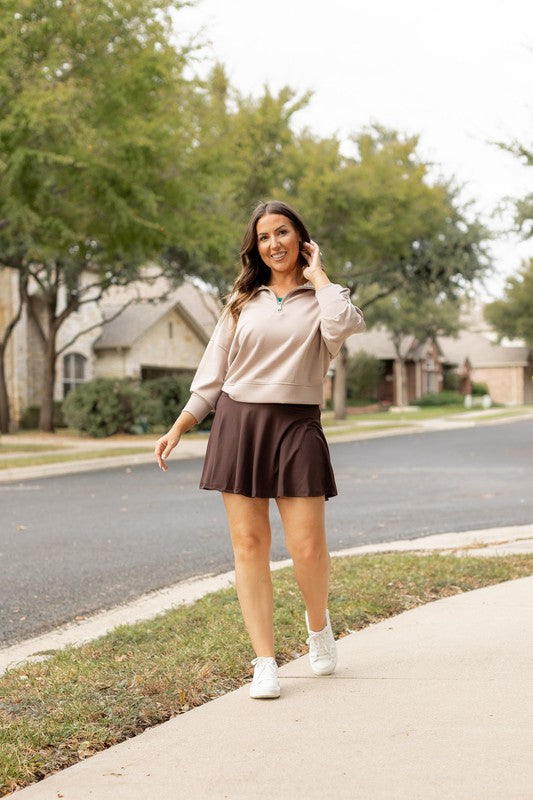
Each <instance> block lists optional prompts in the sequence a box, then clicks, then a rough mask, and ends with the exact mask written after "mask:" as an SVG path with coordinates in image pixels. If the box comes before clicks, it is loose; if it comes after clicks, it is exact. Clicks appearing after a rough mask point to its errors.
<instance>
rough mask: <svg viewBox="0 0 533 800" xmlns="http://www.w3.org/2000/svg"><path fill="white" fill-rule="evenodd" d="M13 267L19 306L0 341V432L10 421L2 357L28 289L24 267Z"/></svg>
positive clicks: (4, 429)
mask: <svg viewBox="0 0 533 800" xmlns="http://www.w3.org/2000/svg"><path fill="white" fill-rule="evenodd" d="M13 268H14V269H18V270H19V279H18V287H19V306H18V309H17V313H16V314H15V316H14V317H13V319H12V320H11V321H10V322H9V323H8V325H7V327H6V329H5V331H4V335H3V338H2V341H1V342H0V433H9V427H10V422H11V415H10V413H9V396H8V393H7V380H6V368H5V362H4V358H5V355H6V350H7V344H8V342H9V339H10V337H11V334H12V333H13V331H14V330H15V326H16V325H17V323H18V321H19V320H20V318H21V316H22V308H23V306H24V303H25V302H26V300H27V297H28V295H27V290H28V274H27V272H26V269H24V268H23V267H22V264H21V263H19V264H17V266H16V267H13Z"/></svg>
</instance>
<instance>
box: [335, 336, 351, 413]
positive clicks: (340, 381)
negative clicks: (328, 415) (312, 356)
mask: <svg viewBox="0 0 533 800" xmlns="http://www.w3.org/2000/svg"><path fill="white" fill-rule="evenodd" d="M347 363H348V348H347V347H346V345H345V344H343V346H342V347H341V349H340V352H339V354H338V356H337V358H336V359H335V381H334V383H333V410H334V412H335V414H334V416H335V419H346V365H347Z"/></svg>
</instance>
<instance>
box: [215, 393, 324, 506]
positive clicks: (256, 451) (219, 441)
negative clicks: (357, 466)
mask: <svg viewBox="0 0 533 800" xmlns="http://www.w3.org/2000/svg"><path fill="white" fill-rule="evenodd" d="M200 488H201V489H217V490H218V491H219V492H232V493H234V494H243V495H246V496H247V497H321V496H322V495H324V496H325V498H326V500H328V499H329V498H330V497H334V496H335V495H336V494H337V487H336V485H335V477H334V475H333V469H332V466H331V460H330V456H329V450H328V445H327V442H326V439H325V437H324V432H323V430H322V426H321V424H320V407H319V406H318V405H307V404H298V405H296V404H292V403H291V404H287V403H241V402H237V401H236V400H232V399H231V397H229V395H227V394H226V393H225V392H222V393H221V395H220V397H219V399H218V401H217V405H216V409H215V418H214V420H213V426H212V428H211V433H210V435H209V441H208V444H207V451H206V454H205V462H204V468H203V472H202V477H201V480H200Z"/></svg>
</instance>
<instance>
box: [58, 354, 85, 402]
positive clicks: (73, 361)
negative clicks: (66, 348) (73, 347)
mask: <svg viewBox="0 0 533 800" xmlns="http://www.w3.org/2000/svg"><path fill="white" fill-rule="evenodd" d="M86 363H87V359H86V358H85V356H82V355H81V353H69V354H68V356H65V357H64V358H63V397H66V396H67V394H68V393H69V392H70V390H71V389H74V387H75V386H78V384H80V383H85V380H86V378H85V365H86Z"/></svg>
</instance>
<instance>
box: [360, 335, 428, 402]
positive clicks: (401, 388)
mask: <svg viewBox="0 0 533 800" xmlns="http://www.w3.org/2000/svg"><path fill="white" fill-rule="evenodd" d="M346 345H347V348H348V355H349V356H353V355H356V353H359V352H361V351H365V352H367V353H369V354H371V355H373V356H375V357H376V358H378V359H379V360H380V361H381V362H382V363H383V366H384V372H383V376H382V378H381V380H380V382H379V384H378V386H377V390H376V400H378V401H379V402H381V403H383V404H384V405H410V404H411V403H413V402H414V401H415V400H416V399H417V398H418V397H420V395H422V394H427V393H428V392H439V391H441V389H442V382H443V364H442V358H441V352H440V349H439V346H438V344H436V343H435V342H432V341H431V340H429V339H428V340H427V341H426V342H423V343H420V342H418V341H417V340H416V339H415V338H414V337H413V336H404V337H403V338H402V340H401V342H400V353H401V355H402V357H403V359H402V360H403V373H402V364H401V362H400V359H399V358H398V356H397V353H396V348H395V347H394V344H393V341H392V337H391V334H390V332H389V331H388V330H387V329H386V328H383V327H381V326H376V327H375V328H371V329H370V330H367V331H366V332H365V333H364V335H363V336H350V338H349V339H348V340H347V342H346Z"/></svg>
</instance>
